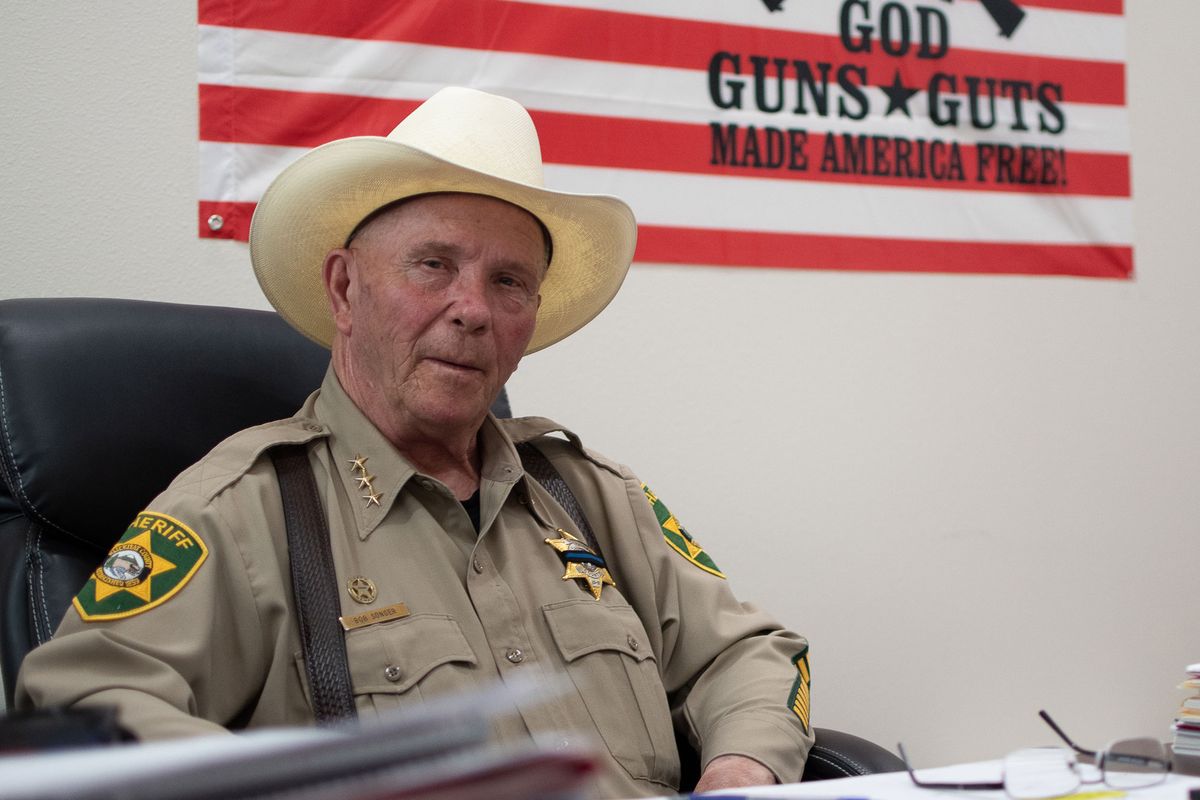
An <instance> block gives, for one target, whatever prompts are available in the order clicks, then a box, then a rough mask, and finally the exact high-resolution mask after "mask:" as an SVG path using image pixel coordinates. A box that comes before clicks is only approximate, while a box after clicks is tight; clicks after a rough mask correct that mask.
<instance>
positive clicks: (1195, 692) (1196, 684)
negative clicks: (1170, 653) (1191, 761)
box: [1171, 664, 1200, 756]
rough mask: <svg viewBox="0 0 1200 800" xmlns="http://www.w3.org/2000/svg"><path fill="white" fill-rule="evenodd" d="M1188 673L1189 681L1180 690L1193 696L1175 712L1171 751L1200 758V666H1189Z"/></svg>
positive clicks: (1185, 700)
mask: <svg viewBox="0 0 1200 800" xmlns="http://www.w3.org/2000/svg"><path fill="white" fill-rule="evenodd" d="M1186 672H1187V674H1188V677H1187V680H1185V681H1184V682H1183V683H1181V684H1179V688H1180V689H1184V690H1187V691H1190V692H1192V694H1191V696H1189V697H1187V698H1185V699H1184V700H1183V702H1182V703H1181V704H1180V706H1179V710H1178V711H1176V712H1175V722H1174V724H1172V726H1171V729H1172V731H1173V732H1174V740H1173V741H1172V742H1171V749H1172V750H1173V751H1174V753H1175V754H1176V755H1177V756H1200V664H1189V665H1188V667H1187V670H1186Z"/></svg>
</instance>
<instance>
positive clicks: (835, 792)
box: [698, 761, 1200, 800]
mask: <svg viewBox="0 0 1200 800" xmlns="http://www.w3.org/2000/svg"><path fill="white" fill-rule="evenodd" d="M917 774H918V775H919V776H920V777H921V778H922V779H925V778H928V779H929V780H941V781H950V780H954V781H964V782H965V781H971V782H976V781H996V780H999V779H1000V762H999V761H982V762H978V763H973V764H958V765H955V766H950V767H938V768H936V769H922V770H920V771H919V772H918V773H917ZM1107 789H1108V787H1106V786H1103V785H1100V784H1096V785H1090V784H1089V785H1087V786H1085V787H1083V788H1082V789H1081V790H1080V791H1081V792H1085V793H1086V792H1098V791H1102V790H1107ZM1191 789H1200V777H1193V776H1189V775H1174V774H1173V775H1168V776H1167V780H1166V782H1165V783H1161V784H1159V785H1157V786H1151V787H1148V788H1146V789H1138V790H1136V791H1130V792H1126V793H1125V798H1126V800H1188V792H1189V791H1190V790H1191ZM713 795H714V796H724V797H747V798H758V797H761V798H768V797H775V798H796V800H851V799H852V798H853V800H955V798H959V800H970V799H971V798H979V799H980V800H1007V795H1005V794H1004V792H968V791H950V790H944V789H943V790H935V789H921V788H919V787H917V786H915V785H913V782H912V780H910V779H909V777H908V773H907V772H888V773H884V774H881V775H861V776H859V777H855V778H841V779H838V780H832V781H816V782H812V783H792V784H787V785H784V786H759V787H753V788H746V789H737V790H730V791H727V792H713ZM703 796H704V795H698V797H703Z"/></svg>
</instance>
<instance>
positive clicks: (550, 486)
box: [517, 442, 604, 558]
mask: <svg viewBox="0 0 1200 800" xmlns="http://www.w3.org/2000/svg"><path fill="white" fill-rule="evenodd" d="M517 455H519V456H520V457H521V466H522V467H524V468H525V474H527V475H529V476H530V477H532V478H533V479H534V480H535V481H537V482H538V483H540V484H541V485H542V488H544V489H545V490H546V491H547V492H549V493H550V496H551V497H553V498H554V499H555V500H557V501H558V504H559V505H560V506H562V507H563V511H566V512H567V515H568V516H570V517H571V519H572V520H573V521H574V522H575V525H576V527H578V528H579V532H580V533H582V534H583V538H584V541H586V542H587V544H588V546H589V547H591V548H592V551H593V552H595V553H596V555H598V556H600V557H601V558H604V554H603V553H601V552H600V542H599V541H597V540H596V534H595V532H594V531H593V530H592V526H591V525H589V524H588V521H587V517H586V516H585V515H584V513H583V509H582V508H581V507H580V505H579V501H578V500H577V499H575V493H574V492H572V491H571V487H570V486H568V485H567V482H566V481H565V480H563V476H562V475H561V474H560V473H559V471H558V470H557V469H555V468H554V465H553V464H551V463H550V459H548V458H546V456H545V454H544V453H542V451H541V450H538V449H537V447H535V446H534V445H533V443H532V442H521V443H520V444H518V445H517Z"/></svg>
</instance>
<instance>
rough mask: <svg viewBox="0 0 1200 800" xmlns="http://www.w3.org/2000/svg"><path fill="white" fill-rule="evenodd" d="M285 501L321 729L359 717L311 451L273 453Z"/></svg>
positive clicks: (299, 447)
mask: <svg viewBox="0 0 1200 800" xmlns="http://www.w3.org/2000/svg"><path fill="white" fill-rule="evenodd" d="M271 461H272V462H274V464H275V472H276V474H277V475H278V476H279V493H280V494H281V495H282V496H283V519H284V523H285V525H286V527H287V538H288V561H289V562H290V563H291V569H292V593H293V596H294V598H295V603H296V616H297V619H298V621H299V624H300V645H301V647H302V648H303V650H304V667H305V671H306V673H307V675H308V690H309V693H310V695H311V697H312V707H313V715H314V716H315V717H316V719H317V724H318V725H330V724H333V723H335V722H339V721H341V720H345V719H352V718H354V717H355V716H357V710H356V709H355V707H354V691H353V689H352V687H351V683H350V664H349V661H348V660H347V658H346V638H345V634H344V632H343V631H342V626H341V624H340V623H339V622H338V618H339V617H340V616H341V604H340V602H339V601H338V591H337V579H336V577H335V576H336V573H335V572H334V568H333V552H332V550H331V549H330V545H329V522H328V520H327V519H326V517H325V511H324V509H323V508H322V507H321V498H320V495H318V494H317V483H316V480H315V479H314V478H313V471H312V467H311V466H310V465H309V463H308V447H307V445H303V444H289V445H281V446H279V447H275V448H273V449H272V450H271Z"/></svg>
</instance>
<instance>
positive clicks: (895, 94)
mask: <svg viewBox="0 0 1200 800" xmlns="http://www.w3.org/2000/svg"><path fill="white" fill-rule="evenodd" d="M199 64H200V67H199V73H200V74H199V82H200V86H199V97H200V170H201V174H200V193H199V198H200V199H199V230H200V235H201V236H203V237H220V238H234V239H242V240H245V239H246V238H247V235H248V233H249V227H250V217H251V215H252V213H253V210H254V204H255V202H256V201H257V199H258V198H259V197H260V196H261V194H262V192H263V190H264V189H265V188H266V187H267V185H268V184H269V183H270V181H271V180H272V178H274V177H275V175H277V174H278V173H279V172H280V171H281V170H282V169H283V168H284V167H285V166H286V165H287V164H289V163H290V162H291V161H293V160H294V159H295V158H297V157H298V156H300V155H301V154H302V153H303V152H305V151H306V150H307V149H309V148H312V147H314V146H316V145H319V144H322V143H324V142H326V141H329V140H331V139H336V138H341V137H346V136H357V135H363V134H370V135H386V134H387V133H388V132H389V131H390V130H391V129H392V128H393V127H394V126H395V125H396V123H397V122H399V121H400V120H401V119H402V118H403V117H404V116H405V115H406V114H407V113H408V112H409V111H411V110H412V109H413V108H415V107H416V106H417V105H418V104H419V103H420V102H421V101H423V100H424V99H425V98H427V97H429V96H430V95H431V94H433V93H434V92H435V91H437V90H438V89H439V88H441V87H443V86H446V85H461V86H471V87H475V88H478V89H482V90H485V91H490V92H495V93H497V94H503V95H506V96H509V97H512V98H513V99H515V100H517V101H519V102H521V103H522V104H523V105H524V106H525V107H526V108H528V109H529V111H530V114H531V115H532V116H533V119H534V122H535V123H536V125H537V127H538V130H539V132H540V134H541V140H542V152H543V156H544V159H545V161H546V181H547V184H548V185H549V186H550V187H551V188H555V189H560V190H566V191H575V192H588V193H604V194H614V195H617V196H618V197H621V198H622V199H624V200H625V201H626V202H628V203H629V204H630V206H632V208H633V210H634V212H635V214H636V215H637V218H638V222H639V234H638V246H637V255H636V260H637V261H639V262H646V263H671V264H688V265H712V266H727V267H776V268H780V267H782V268H803V269H824V270H873V271H909V272H944V273H1007V274H1051V275H1077V276H1089V277H1104V278H1129V277H1131V276H1132V274H1133V209H1132V196H1131V190H1130V185H1131V181H1130V155H1129V151H1130V141H1129V124H1128V115H1127V111H1126V99H1125V17H1124V7H1123V0H520V1H519V2H518V1H517V0H405V1H404V2H372V1H371V0H336V1H335V2H330V0H199Z"/></svg>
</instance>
